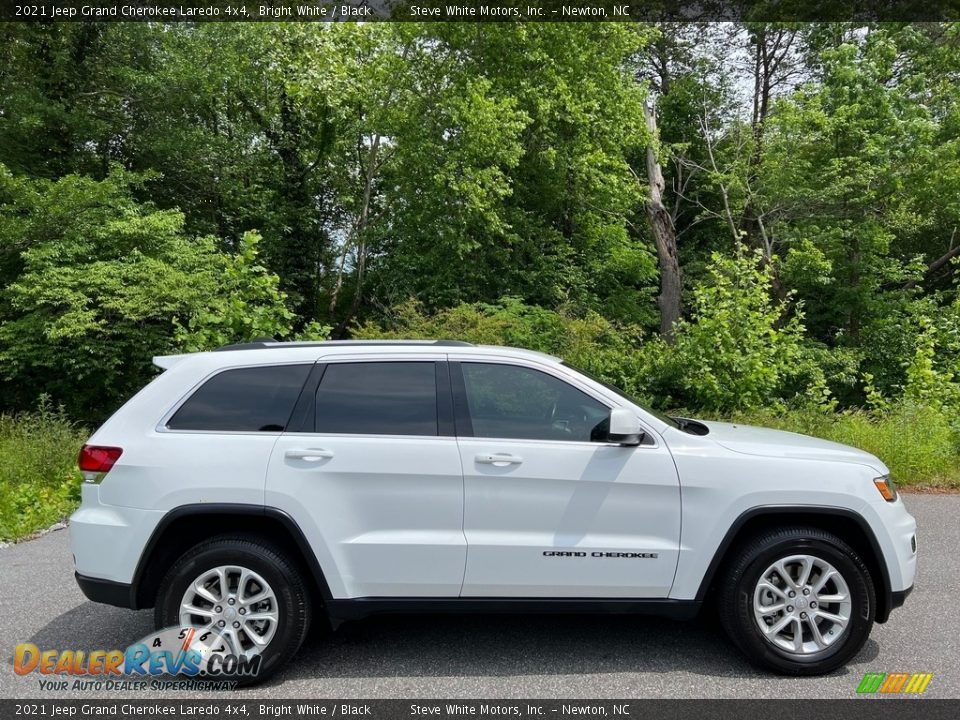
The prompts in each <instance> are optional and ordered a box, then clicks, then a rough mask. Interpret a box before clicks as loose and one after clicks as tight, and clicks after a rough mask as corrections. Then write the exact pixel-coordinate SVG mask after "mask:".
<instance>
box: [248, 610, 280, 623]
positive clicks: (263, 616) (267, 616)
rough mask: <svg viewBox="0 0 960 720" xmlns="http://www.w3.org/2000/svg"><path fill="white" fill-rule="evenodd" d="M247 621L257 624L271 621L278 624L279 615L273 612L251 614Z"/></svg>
mask: <svg viewBox="0 0 960 720" xmlns="http://www.w3.org/2000/svg"><path fill="white" fill-rule="evenodd" d="M245 620H246V621H247V622H256V621H257V620H269V621H270V622H276V621H277V613H276V612H275V611H273V610H267V611H263V612H255V613H250V614H249V615H247V616H246V618H245Z"/></svg>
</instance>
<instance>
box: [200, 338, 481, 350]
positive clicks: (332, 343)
mask: <svg viewBox="0 0 960 720" xmlns="http://www.w3.org/2000/svg"><path fill="white" fill-rule="evenodd" d="M344 345H362V346H364V347H371V346H377V345H429V346H433V347H473V343H468V342H464V341H463V340H318V341H309V340H308V341H292V342H283V341H280V340H273V339H269V338H257V339H256V340H252V341H251V342H245V343H235V344H233V345H224V346H223V347H218V348H217V349H216V350H214V352H222V351H226V350H266V349H279V348H283V347H338V346H344Z"/></svg>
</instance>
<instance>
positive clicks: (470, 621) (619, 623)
mask: <svg viewBox="0 0 960 720" xmlns="http://www.w3.org/2000/svg"><path fill="white" fill-rule="evenodd" d="M878 655H879V646H878V645H877V643H876V642H875V641H873V640H868V642H867V644H866V645H865V646H864V648H863V650H862V651H861V652H860V654H859V655H858V656H857V658H856V660H855V661H856V662H869V661H872V660H873V659H875V658H876V657H877V656H878ZM676 671H684V672H689V673H695V674H698V675H709V676H715V677H738V678H746V677H770V675H769V673H765V672H763V671H761V670H758V669H756V668H754V667H753V666H752V665H750V664H749V663H747V662H746V661H745V660H744V659H743V657H742V656H741V655H740V654H739V652H738V651H737V650H736V648H734V647H733V645H731V644H730V643H729V641H728V640H727V639H726V637H725V635H724V634H723V631H722V629H721V628H720V627H719V624H718V623H717V622H716V621H715V620H713V619H711V618H710V617H709V616H708V617H704V618H700V619H698V620H696V621H692V622H678V621H672V620H666V619H661V618H653V617H646V616H629V615H622V616H617V615H570V616H567V615H532V616H517V615H487V616H483V615H476V616H457V615H441V616H395V617H394V616H385V617H378V618H369V619H367V620H363V621H357V622H351V623H346V624H344V625H343V626H342V627H341V628H340V629H339V630H338V631H337V632H335V633H332V634H328V635H325V636H322V635H320V634H319V633H313V634H312V635H311V637H309V638H308V639H307V641H306V643H304V645H303V647H302V648H301V650H300V653H299V655H298V659H297V662H295V663H293V664H292V665H291V666H290V667H288V668H287V669H286V670H285V671H284V672H283V673H281V675H280V676H279V677H278V678H277V679H276V680H274V681H273V682H272V683H269V684H273V683H276V684H280V683H282V682H284V681H285V680H295V679H302V678H309V677H326V678H347V677H351V678H386V677H421V676H422V677H449V676H462V677H474V676H493V677H496V676H519V675H583V674H603V673H649V672H654V673H657V672H662V673H668V672H676ZM850 672H851V671H850V670H848V669H840V670H838V671H836V672H835V673H834V674H835V675H839V676H843V675H845V674H849V673H850Z"/></svg>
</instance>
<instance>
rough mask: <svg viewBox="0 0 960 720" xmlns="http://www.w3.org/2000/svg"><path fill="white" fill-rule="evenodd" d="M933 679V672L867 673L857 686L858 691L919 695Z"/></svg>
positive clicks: (863, 692) (861, 692) (864, 692)
mask: <svg viewBox="0 0 960 720" xmlns="http://www.w3.org/2000/svg"><path fill="white" fill-rule="evenodd" d="M932 679H933V673H889V674H888V673H867V674H866V675H864V676H863V680H861V681H860V684H859V685H858V686H857V692H858V693H860V694H867V693H884V694H886V695H895V694H898V693H910V694H912V695H919V694H920V693H922V692H923V691H924V690H926V689H927V685H929V684H930V681H931V680H932Z"/></svg>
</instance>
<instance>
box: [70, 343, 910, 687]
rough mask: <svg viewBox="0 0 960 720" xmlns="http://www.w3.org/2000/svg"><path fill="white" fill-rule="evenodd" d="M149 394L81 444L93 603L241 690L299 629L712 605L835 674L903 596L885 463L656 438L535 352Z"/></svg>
mask: <svg viewBox="0 0 960 720" xmlns="http://www.w3.org/2000/svg"><path fill="white" fill-rule="evenodd" d="M155 363H156V364H157V365H158V366H160V367H161V368H164V369H165V372H163V373H162V374H160V375H159V376H158V377H157V378H156V379H154V380H153V381H152V382H151V383H150V384H149V385H147V386H146V387H145V388H144V389H143V390H141V391H140V392H139V393H138V394H137V395H136V396H135V397H134V398H133V399H131V400H130V401H129V402H127V403H126V404H125V405H124V406H123V407H122V408H121V409H120V410H119V411H117V413H116V414H115V415H114V416H113V417H111V418H110V419H109V420H108V421H107V422H106V423H105V424H104V425H103V426H102V427H101V428H100V429H99V430H97V431H96V433H94V435H93V437H91V438H90V440H89V444H88V445H86V446H84V449H83V450H82V451H81V455H80V467H81V470H82V471H83V473H84V479H85V480H86V482H85V483H84V486H83V502H82V505H81V507H80V509H79V510H78V511H77V512H76V513H75V514H74V515H73V517H72V518H71V536H72V545H73V552H74V555H75V558H76V566H77V581H78V583H79V584H80V587H81V588H82V589H83V592H84V593H85V594H86V595H87V597H88V598H90V599H91V600H96V601H98V602H106V603H110V604H113V605H120V606H123V607H128V608H133V609H139V608H148V607H155V615H156V623H157V626H158V627H160V628H166V627H170V626H177V625H180V626H194V627H202V628H207V629H211V630H214V631H217V632H218V633H220V635H221V636H222V638H223V640H224V643H225V644H226V645H227V646H228V648H229V649H230V650H231V651H233V652H235V653H237V654H241V655H242V654H256V655H258V656H259V657H260V660H261V661H262V662H261V663H260V674H259V678H260V679H263V678H265V677H267V676H268V675H270V674H271V673H273V672H275V671H276V670H277V669H278V668H279V667H281V666H282V665H283V663H285V662H286V661H288V660H289V659H290V658H291V656H293V655H294V653H296V651H297V649H298V648H299V647H300V644H301V642H302V641H303V639H304V636H305V635H306V632H307V628H308V625H309V623H310V622H311V620H314V619H318V618H323V619H325V620H326V621H328V622H329V623H330V624H331V625H332V626H333V627H334V628H335V627H336V626H337V625H339V624H340V623H341V622H343V621H344V620H349V619H355V618H360V617H363V616H367V615H370V614H373V613H383V612H435V611H445V612H446V611H469V612H503V611H522V612H535V613H544V612H570V611H576V612H643V613H656V614H663V615H668V616H671V617H683V618H686V617H692V616H694V615H695V614H696V613H697V612H698V611H699V609H700V608H701V607H702V606H707V605H709V606H714V607H716V608H717V609H718V610H719V615H720V618H721V621H722V623H723V625H724V627H725V628H726V630H727V632H728V633H729V635H730V637H731V638H732V640H733V642H734V643H735V644H736V645H737V646H738V647H739V648H740V649H741V650H742V651H743V652H744V653H745V654H746V655H747V656H748V657H749V658H750V659H751V660H752V661H754V662H755V663H758V664H760V665H762V666H765V667H767V668H770V669H772V670H775V671H779V672H783V673H791V674H796V675H811V674H818V673H824V672H828V671H830V670H833V669H834V668H837V667H838V666H840V665H842V664H843V663H844V662H846V661H847V660H848V659H850V658H851V657H852V656H853V655H855V654H856V653H857V651H858V650H859V649H860V648H861V647H862V646H863V644H864V642H865V641H866V639H867V636H868V634H869V633H870V629H871V626H872V624H873V623H874V622H875V621H876V622H881V623H882V622H885V621H886V620H887V618H888V616H889V614H890V612H891V610H893V609H894V608H896V607H898V606H900V605H901V604H902V603H903V602H904V599H905V598H906V596H907V594H908V593H909V592H910V590H911V589H912V586H913V579H914V573H915V570H916V537H915V530H916V523H915V522H914V519H913V517H912V516H911V515H910V514H909V513H908V512H907V510H906V508H905V507H904V504H903V501H902V500H901V499H900V497H899V496H898V494H897V491H896V489H895V487H894V485H893V483H892V481H891V479H890V475H889V472H888V470H887V468H886V467H885V466H884V464H883V463H882V462H881V461H880V460H878V459H877V458H876V457H874V456H873V455H869V454H867V453H865V452H861V451H859V450H856V449H854V448H850V447H846V446H843V445H838V444H835V443H831V442H826V441H823V440H817V439H813V438H810V437H806V436H803V435H796V434H793V433H786V432H779V431H775V430H767V429H761V428H753V427H745V426H740V425H733V424H727V423H716V422H700V421H696V420H689V419H679V420H678V419H672V418H668V417H663V416H661V415H658V414H656V413H653V412H651V411H649V410H646V409H644V408H643V407H640V406H639V405H637V404H636V403H635V402H633V401H632V400H631V399H630V398H629V397H627V396H625V395H624V394H623V393H622V392H620V391H618V390H617V389H615V388H612V387H609V386H607V385H604V384H603V383H601V382H598V381H597V380H594V379H592V378H590V377H589V376H588V375H586V374H585V373H583V372H581V371H579V370H576V369H575V368H573V367H570V366H569V365H567V364H565V363H563V362H562V361H561V360H559V359H557V358H554V357H550V356H548V355H544V354H541V353H537V352H531V351H527V350H518V349H513V348H504V347H480V346H473V345H469V344H467V343H461V342H452V341H436V342H432V341H395V342H378V341H371V342H361V341H345V342H323V343H278V342H272V341H270V342H266V341H263V342H253V343H248V344H244V345H235V346H229V347H226V348H223V349H222V350H220V351H216V352H207V353H196V354H191V355H177V356H167V357H159V358H155Z"/></svg>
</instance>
